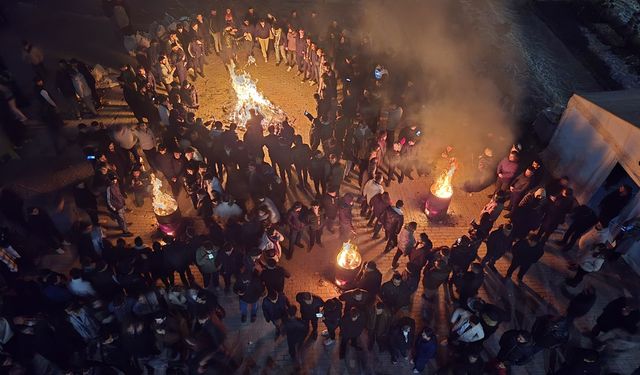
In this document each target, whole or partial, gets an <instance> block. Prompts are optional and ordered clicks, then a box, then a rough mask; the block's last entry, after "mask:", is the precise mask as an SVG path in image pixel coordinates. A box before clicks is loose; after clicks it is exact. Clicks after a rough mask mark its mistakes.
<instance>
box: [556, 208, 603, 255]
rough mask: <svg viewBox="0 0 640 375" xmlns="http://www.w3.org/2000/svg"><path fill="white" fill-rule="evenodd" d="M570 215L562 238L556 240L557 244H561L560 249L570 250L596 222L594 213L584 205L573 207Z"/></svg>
mask: <svg viewBox="0 0 640 375" xmlns="http://www.w3.org/2000/svg"><path fill="white" fill-rule="evenodd" d="M570 216H571V218H572V221H571V225H569V228H567V231H566V232H565V233H564V236H562V239H561V240H559V241H556V243H557V244H558V245H561V246H562V251H568V250H570V249H571V248H572V247H573V245H575V243H576V242H577V241H578V239H580V237H582V235H584V234H585V233H587V231H589V229H591V228H592V227H593V226H594V225H596V223H597V222H598V217H597V216H596V213H595V212H594V211H593V210H592V209H591V208H590V207H589V206H586V205H580V206H577V207H575V208H574V209H573V210H572V211H571V213H570Z"/></svg>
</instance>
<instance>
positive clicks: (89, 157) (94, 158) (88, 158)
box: [87, 155, 96, 160]
mask: <svg viewBox="0 0 640 375" xmlns="http://www.w3.org/2000/svg"><path fill="white" fill-rule="evenodd" d="M87 160H96V156H95V155H87Z"/></svg>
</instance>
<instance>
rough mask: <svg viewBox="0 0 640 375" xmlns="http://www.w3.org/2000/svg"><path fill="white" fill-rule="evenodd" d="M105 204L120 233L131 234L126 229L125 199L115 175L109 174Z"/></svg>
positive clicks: (127, 235)
mask: <svg viewBox="0 0 640 375" xmlns="http://www.w3.org/2000/svg"><path fill="white" fill-rule="evenodd" d="M107 206H108V207H109V209H110V210H111V213H112V215H113V217H114V218H115V220H116V222H117V223H118V226H119V227H120V230H122V235H123V236H126V237H129V236H131V235H132V234H131V232H129V230H128V229H127V219H126V217H125V210H126V201H125V199H124V196H123V195H122V193H121V192H120V185H119V183H118V177H117V176H115V175H112V176H111V182H110V184H109V186H108V187H107Z"/></svg>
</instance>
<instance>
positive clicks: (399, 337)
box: [389, 316, 416, 365]
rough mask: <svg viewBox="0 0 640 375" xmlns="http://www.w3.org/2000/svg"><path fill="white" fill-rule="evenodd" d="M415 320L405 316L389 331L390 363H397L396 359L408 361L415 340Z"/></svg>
mask: <svg viewBox="0 0 640 375" xmlns="http://www.w3.org/2000/svg"><path fill="white" fill-rule="evenodd" d="M415 329H416V322H415V320H413V319H411V318H409V317H408V316H405V317H404V318H401V319H400V320H399V321H397V322H396V323H395V324H394V325H393V326H392V327H391V330H390V331H389V350H390V352H391V363H393V364H394V365H395V364H397V363H398V357H404V359H405V360H407V361H408V360H409V355H410V354H411V348H412V347H413V342H414V340H415Z"/></svg>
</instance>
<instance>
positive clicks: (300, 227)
mask: <svg viewBox="0 0 640 375" xmlns="http://www.w3.org/2000/svg"><path fill="white" fill-rule="evenodd" d="M301 214H302V203H300V202H295V203H294V204H293V206H292V207H291V209H290V210H289V212H288V213H287V225H288V226H289V246H288V247H287V253H286V254H285V256H286V258H287V259H291V257H292V256H293V246H294V245H295V246H297V247H299V248H304V245H303V244H302V242H301V240H302V233H303V232H304V227H305V224H304V221H303V220H302V217H301Z"/></svg>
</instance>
